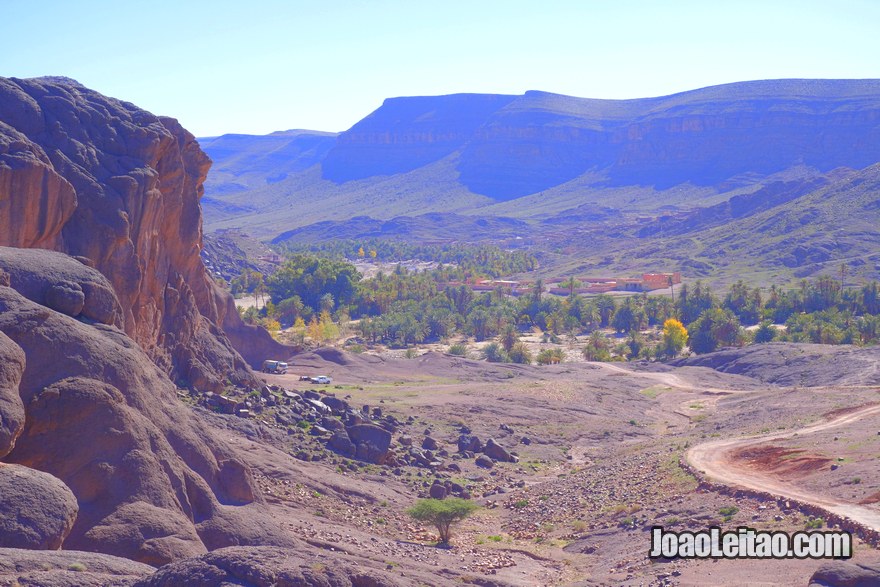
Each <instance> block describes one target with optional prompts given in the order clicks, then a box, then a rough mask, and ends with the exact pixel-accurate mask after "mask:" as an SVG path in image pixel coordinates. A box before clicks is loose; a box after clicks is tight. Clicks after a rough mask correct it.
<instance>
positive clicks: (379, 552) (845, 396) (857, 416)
mask: <svg viewBox="0 0 880 587" xmlns="http://www.w3.org/2000/svg"><path fill="white" fill-rule="evenodd" d="M743 352H747V351H743ZM844 367H845V366H844ZM319 373H320V374H327V375H330V376H332V377H333V385H330V386H324V387H328V388H325V389H319V390H318V391H320V393H322V394H325V393H332V394H335V395H336V396H337V397H340V398H343V397H344V398H346V401H348V402H349V403H350V404H351V405H352V406H357V407H360V406H362V405H368V406H370V407H371V408H380V409H381V410H382V412H383V413H384V414H386V415H388V414H390V415H393V416H394V417H395V418H396V420H397V421H398V422H400V423H401V425H400V427H399V429H398V430H397V431H396V432H395V434H394V439H393V446H396V447H397V450H398V452H401V451H402V450H403V448H402V447H401V446H400V441H401V438H402V437H409V438H410V439H411V440H412V445H413V446H421V445H422V442H423V439H424V438H425V437H426V436H430V437H431V438H432V439H435V440H436V441H437V442H438V444H439V446H438V448H437V453H438V454H441V455H446V456H445V457H442V459H441V460H442V461H443V465H442V466H435V467H433V468H424V467H416V466H409V465H401V466H394V467H386V466H379V465H367V464H365V463H358V462H356V461H350V460H348V459H344V458H342V457H340V456H338V455H335V454H333V453H331V452H329V451H327V450H326V449H325V448H324V445H323V442H322V441H321V439H320V436H312V432H311V431H310V432H306V431H305V429H304V428H298V427H294V426H291V427H289V428H288V427H287V426H283V425H281V424H278V421H277V420H276V419H275V418H273V417H272V413H271V412H272V410H271V409H269V410H266V411H264V412H263V413H261V414H259V415H257V417H256V418H251V419H241V418H236V417H234V416H217V415H209V414H208V413H205V417H206V418H208V419H209V420H210V421H211V422H212V424H213V425H215V426H222V427H224V428H226V429H227V431H228V432H230V434H228V435H227V436H228V438H229V440H230V442H232V443H233V444H235V445H237V446H238V447H239V448H240V449H242V453H243V454H247V455H249V457H250V459H251V462H250V465H251V466H252V467H253V469H254V470H255V471H256V474H257V475H258V481H259V485H260V487H261V489H262V491H263V493H264V495H265V497H266V499H267V500H268V501H269V503H270V507H271V508H272V509H273V511H274V514H275V516H276V517H277V518H278V519H279V520H282V521H283V524H284V526H285V528H287V529H288V530H289V531H290V532H291V534H293V535H294V536H296V537H298V538H300V539H303V540H305V541H306V542H308V543H309V544H311V545H312V546H314V547H316V548H318V549H321V550H326V551H328V552H333V553H336V554H338V555H340V556H349V557H352V558H353V559H355V560H356V561H358V564H363V565H366V566H369V567H375V568H382V569H386V570H388V571H393V572H394V574H396V575H400V576H401V577H402V578H404V580H407V579H408V580H409V582H411V583H412V584H430V585H444V584H451V583H453V582H458V583H474V584H482V585H492V584H497V585H503V584H510V585H523V586H526V585H717V584H743V583H748V584H753V585H804V584H806V583H807V582H808V579H809V577H810V576H811V575H812V573H813V572H814V571H815V570H816V569H817V568H818V567H819V565H820V564H821V561H810V560H784V561H783V560H777V561H767V560H765V561H755V560H753V561H746V560H734V561H719V560H704V561H682V560H676V561H671V562H654V561H651V560H650V559H649V558H648V550H649V547H650V537H649V535H650V532H649V530H650V527H651V526H653V525H663V526H665V527H667V528H671V529H675V530H678V531H681V530H684V529H688V530H700V529H705V528H707V527H708V526H711V525H721V526H722V527H723V528H730V529H734V528H736V527H738V526H742V525H747V526H749V527H752V528H756V529H759V530H783V531H787V532H792V531H796V530H803V529H804V528H805V527H806V524H807V523H808V522H809V520H810V519H811V518H812V517H814V516H813V515H811V514H809V513H805V512H806V510H804V509H802V508H801V507H800V504H799V503H795V501H794V499H793V498H797V499H798V500H799V502H809V503H814V504H818V505H820V506H822V507H824V508H826V509H828V510H831V511H832V512H834V513H839V514H842V515H848V516H850V517H853V518H856V519H857V520H860V521H863V522H865V523H866V524H867V525H873V527H875V528H876V527H880V524H877V525H875V524H874V522H873V521H874V520H875V519H877V518H880V508H878V506H877V502H878V501H880V498H878V497H877V495H880V467H878V465H877V459H876V456H877V455H878V454H880V450H878V449H880V436H878V433H877V429H878V426H877V412H880V408H878V407H877V405H876V404H877V401H878V391H880V388H878V387H877V386H873V385H858V386H856V385H853V386H843V385H841V386H822V387H809V386H799V387H797V388H795V387H781V386H775V385H772V384H769V383H766V382H763V381H761V380H759V379H757V378H753V377H748V376H743V375H732V374H724V373H721V372H719V371H716V370H712V369H709V368H705V367H679V368H671V367H666V366H662V365H656V364H654V365H626V366H619V365H608V364H598V363H572V364H565V363H564V364H561V365H556V366H546V367H530V366H519V365H501V364H490V363H484V362H477V361H471V360H467V359H461V358H457V357H451V356H447V355H441V354H438V353H428V354H427V355H423V356H421V357H419V358H416V359H383V358H379V357H372V356H368V355H348V354H345V353H340V352H338V351H327V350H324V351H319V352H318V353H314V354H309V355H302V356H299V357H295V358H294V361H293V362H292V364H291V371H290V374H288V375H267V376H265V377H266V379H267V381H268V383H270V384H275V385H279V386H283V387H284V388H287V389H299V390H301V391H302V390H304V389H307V388H308V387H310V386H308V384H305V385H306V387H305V388H304V387H303V385H304V384H303V383H301V382H300V381H299V377H298V376H299V375H315V374H319ZM463 429H470V430H471V433H472V434H473V435H476V436H477V437H479V438H480V439H482V440H483V441H484V442H485V441H486V440H488V439H489V438H494V439H495V440H496V441H497V442H498V444H500V445H501V446H503V447H505V448H506V449H507V450H509V451H511V452H512V453H515V454H516V455H517V456H518V457H519V461H518V462H516V463H509V462H497V463H495V465H494V466H493V467H492V468H491V469H488V470H487V469H483V468H480V467H479V466H477V465H476V464H475V462H474V458H467V457H465V456H462V455H461V454H459V453H458V447H457V440H458V438H459V435H460V434H461V431H462V430H463ZM404 442H408V441H407V440H405V439H404ZM780 451H782V452H780ZM292 455H296V457H297V458H294V457H293V456H292ZM792 455H793V456H792ZM686 461H689V462H690V464H691V465H693V466H694V467H695V469H696V470H700V471H705V475H706V478H707V480H709V481H714V482H719V483H720V484H732V485H735V486H737V487H742V488H748V489H756V490H762V491H766V492H769V493H770V494H772V495H773V496H775V497H777V498H770V497H767V496H763V497H762V496H761V495H760V494H758V493H750V492H743V491H741V492H734V491H715V490H711V489H708V488H707V486H706V485H704V484H701V483H700V480H698V479H696V478H695V477H693V476H692V475H691V473H690V472H689V470H690V469H689V467H687V466H684V467H683V466H682V462H686ZM832 465H834V466H833V467H832ZM435 479H440V480H441V481H445V480H450V481H452V482H454V483H455V484H456V485H458V486H460V487H463V488H465V489H466V490H467V491H468V492H469V493H470V494H471V495H472V496H473V498H474V499H476V500H477V502H478V503H480V505H482V506H483V508H482V509H481V510H480V511H479V512H478V513H477V514H476V515H474V516H473V517H471V518H469V519H467V520H466V521H464V522H463V523H461V525H460V527H458V528H456V529H455V533H454V537H453V547H452V548H449V549H443V548H437V547H435V546H434V543H435V541H436V537H435V535H434V534H433V532H432V531H431V530H430V529H428V528H424V527H422V526H420V525H418V524H416V523H415V522H414V521H413V520H411V519H410V518H409V517H408V516H407V515H406V513H405V510H406V509H407V508H408V507H410V506H411V505H412V503H413V502H414V501H415V500H416V499H417V498H418V497H425V496H427V493H428V489H429V487H430V485H431V484H432V483H433V482H434V480H435ZM811 511H812V510H811ZM731 512H732V513H731ZM814 523H815V522H814ZM829 528H830V526H829ZM856 544H857V545H856V549H855V556H854V559H853V560H854V561H856V562H869V563H871V562H878V561H880V553H878V551H877V550H876V549H874V548H873V547H871V546H869V545H868V544H866V543H863V542H862V541H861V540H858V539H857V540H856ZM491 581H496V583H492V582H491Z"/></svg>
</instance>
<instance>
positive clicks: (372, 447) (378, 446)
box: [346, 424, 391, 465]
mask: <svg viewBox="0 0 880 587" xmlns="http://www.w3.org/2000/svg"><path fill="white" fill-rule="evenodd" d="M346 432H347V433H348V436H349V438H351V441H352V442H353V443H354V445H355V447H356V449H355V458H356V459H358V460H360V461H366V462H368V463H375V464H378V465H381V464H384V463H385V461H386V460H387V459H388V455H389V452H388V449H389V448H390V447H391V433H390V432H388V431H387V430H385V429H384V428H380V427H378V426H374V425H373V424H358V425H356V426H349V427H348V428H346Z"/></svg>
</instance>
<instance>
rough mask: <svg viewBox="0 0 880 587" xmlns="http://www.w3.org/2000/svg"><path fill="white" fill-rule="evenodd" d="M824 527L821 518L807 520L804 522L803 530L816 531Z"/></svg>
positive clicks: (823, 521)
mask: <svg viewBox="0 0 880 587" xmlns="http://www.w3.org/2000/svg"><path fill="white" fill-rule="evenodd" d="M824 525H825V520H824V519H822V518H813V517H810V518H807V519H806V520H804V528H806V529H807V530H818V529H819V528H821V527H822V526H824Z"/></svg>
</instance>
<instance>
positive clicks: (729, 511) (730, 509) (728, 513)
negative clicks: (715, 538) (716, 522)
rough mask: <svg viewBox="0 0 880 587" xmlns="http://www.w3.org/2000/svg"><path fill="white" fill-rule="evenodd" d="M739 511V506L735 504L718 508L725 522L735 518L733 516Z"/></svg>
mask: <svg viewBox="0 0 880 587" xmlns="http://www.w3.org/2000/svg"><path fill="white" fill-rule="evenodd" d="M737 512H739V508H738V507H736V506H735V505H729V506H725V507H723V508H721V509H719V510H718V513H719V514H721V516H722V519H723V520H724V521H725V522H729V521H730V520H731V519H733V516H735V515H736V514H737Z"/></svg>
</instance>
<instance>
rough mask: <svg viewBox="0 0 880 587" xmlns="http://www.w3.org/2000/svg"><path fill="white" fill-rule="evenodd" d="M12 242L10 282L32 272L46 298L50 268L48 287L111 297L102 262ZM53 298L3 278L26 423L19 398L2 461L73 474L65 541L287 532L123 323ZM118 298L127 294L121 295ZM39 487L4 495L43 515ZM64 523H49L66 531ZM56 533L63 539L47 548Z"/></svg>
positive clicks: (201, 541) (260, 538)
mask: <svg viewBox="0 0 880 587" xmlns="http://www.w3.org/2000/svg"><path fill="white" fill-rule="evenodd" d="M6 253H8V250H0V259H5V261H4V264H3V266H5V267H8V268H10V271H11V273H10V274H9V276H8V277H9V278H10V279H9V280H8V281H9V282H10V283H21V284H24V285H23V286H22V287H23V289H25V290H26V292H27V293H28V294H29V295H30V296H31V297H33V298H35V299H40V296H39V295H38V293H39V291H40V289H41V288H40V287H37V286H36V285H34V284H39V283H42V282H40V279H42V278H45V279H47V280H48V281H46V282H45V283H43V285H44V286H47V287H49V288H51V287H52V286H55V285H58V284H59V283H61V284H64V283H74V284H91V285H90V287H89V288H83V289H84V291H85V290H88V291H92V290H94V291H97V292H104V293H107V294H108V295H111V296H112V288H111V287H110V284H109V282H108V281H107V280H106V279H104V278H103V277H102V276H101V275H100V274H99V273H98V272H97V271H95V270H94V269H91V268H89V267H87V266H85V265H83V264H82V263H79V262H78V261H75V260H73V259H70V258H68V257H65V256H64V255H62V254H61V253H56V252H52V251H40V250H17V251H15V263H11V262H9V255H8V254H6ZM43 267H45V268H46V269H45V270H43ZM28 268H30V269H28ZM61 269H64V271H63V272H62V271H61ZM29 270H30V272H31V273H32V274H29ZM54 280H60V281H54ZM44 289H45V288H44ZM35 292H36V293H35ZM85 299H86V305H87V304H88V300H89V295H86V296H85ZM44 304H48V301H46V300H45V299H44ZM44 304H39V303H37V302H35V301H33V300H32V299H28V298H27V297H25V296H23V295H22V294H21V293H19V292H18V291H16V290H15V289H14V288H12V287H8V286H0V332H2V335H0V354H3V355H5V356H6V357H7V358H8V361H4V363H5V364H3V366H2V367H0V397H2V398H4V399H3V401H2V402H0V409H2V410H3V412H2V413H0V416H2V421H3V422H4V426H6V424H5V423H6V422H7V421H9V422H21V417H20V415H18V411H19V410H20V409H21V407H23V408H24V411H25V414H24V415H25V418H24V422H23V426H22V425H21V424H19V423H13V424H12V425H11V426H9V430H8V431H7V430H6V429H4V438H5V441H4V445H6V446H7V449H6V450H7V451H8V448H9V447H10V446H9V445H11V448H12V450H11V452H9V454H8V455H7V456H6V457H5V459H4V461H5V462H8V463H15V464H17V465H21V466H23V467H28V468H30V469H36V470H37V471H43V472H44V473H39V474H38V473H37V472H36V471H34V474H35V475H44V474H46V473H48V474H49V475H47V477H49V476H51V477H50V478H51V479H55V480H56V481H58V480H60V481H58V483H57V485H58V486H59V487H58V491H60V492H61V493H64V489H63V488H64V487H65V486H66V488H69V492H72V493H73V495H74V496H75V498H76V502H77V503H78V505H79V509H78V512H76V513H75V521H74V520H73V517H72V516H71V515H70V514H69V512H70V508H69V507H66V506H64V507H62V505H63V504H64V503H66V501H65V500H64V499H63V498H58V499H57V500H55V501H57V502H58V508H59V511H58V514H57V515H58V516H59V517H61V518H62V520H65V521H71V522H72V528H67V529H69V530H70V533H69V535H67V538H66V539H65V541H64V546H65V547H66V548H73V549H81V550H89V551H96V552H103V553H107V554H113V555H117V556H123V557H126V558H131V559H134V560H137V561H141V562H146V563H150V564H155V565H158V564H164V563H167V562H169V561H172V560H176V559H179V558H182V557H187V556H195V555H199V554H201V553H204V552H205V551H206V550H207V549H209V548H219V547H223V546H229V545H235V544H276V545H286V544H289V539H288V538H286V536H285V535H284V534H283V533H282V532H281V531H280V530H278V529H277V526H275V525H274V524H272V523H271V521H270V520H267V519H264V518H263V517H261V516H262V514H261V513H260V511H258V510H253V511H249V514H250V515H248V516H243V515H242V514H241V511H242V510H241V508H242V507H244V505H245V504H247V503H249V502H253V501H255V500H257V499H258V498H257V497H256V495H257V492H256V491H255V489H254V486H253V482H252V480H251V478H250V474H249V471H248V469H247V467H245V466H244V465H243V464H242V462H241V461H240V460H239V459H238V458H237V456H236V454H235V453H234V452H233V451H232V450H231V449H229V448H228V447H227V446H226V445H225V443H223V442H222V441H220V440H219V439H217V438H216V437H214V435H213V434H211V433H210V432H209V431H208V430H207V429H205V428H204V427H203V426H202V425H201V424H200V423H199V422H197V421H196V420H195V419H194V417H193V416H192V415H191V413H190V412H189V411H188V410H186V409H185V408H183V406H182V405H181V404H180V403H179V402H178V400H177V394H176V388H175V386H174V384H173V383H172V382H171V381H170V380H169V379H168V377H167V376H166V375H165V374H164V373H163V372H162V370H160V369H159V368H158V367H157V366H156V365H155V364H154V363H153V362H152V361H151V360H150V358H149V357H148V356H147V355H146V354H145V353H144V352H143V350H142V349H141V348H140V347H139V346H138V345H137V344H135V343H134V341H132V340H131V339H130V338H129V337H128V336H127V335H126V334H125V332H123V331H122V330H120V329H119V328H117V327H116V326H114V325H113V324H105V323H103V322H98V321H94V320H90V319H88V318H85V317H84V316H83V315H82V314H80V315H78V316H77V317H74V316H71V315H69V314H68V313H66V312H62V311H59V310H58V309H52V308H50V307H49V306H48V305H44ZM108 304H109V305H108V307H114V308H115V307H119V302H118V301H117V300H116V299H115V298H113V299H112V300H111V301H110V302H108ZM84 307H85V306H84ZM22 366H23V367H24V368H23V369H22ZM15 395H17V396H18V401H16V400H15V397H14V396H15ZM7 413H9V414H12V416H13V417H12V418H9V419H7ZM56 478H57V479H56ZM49 485H50V486H51V485H52V484H51V483H49ZM31 487H32V488H33V489H35V488H36V487H35V486H34V484H31ZM29 493H30V492H28V491H23V492H19V493H16V494H15V495H17V496H18V497H16V498H15V499H14V500H13V499H12V498H11V497H9V496H10V495H11V494H8V493H5V492H4V493H3V495H4V501H6V499H7V497H9V499H10V500H12V501H10V502H9V503H5V504H4V507H6V508H17V511H26V510H28V509H29V508H33V510H34V512H33V514H32V515H34V516H37V518H35V519H38V520H41V519H42V518H41V517H40V516H42V514H41V513H40V512H46V511H47V509H48V506H47V505H46V504H43V502H41V501H39V500H38V499H37V498H35V497H32V498H29V497H28V494H29ZM43 493H46V492H43ZM46 499H49V497H48V494H47V493H46ZM35 500H36V501H35ZM248 507H249V508H253V507H254V506H248ZM63 512H68V514H66V515H62V514H63ZM43 517H45V516H43ZM42 525H43V524H42V522H40V526H41V527H42ZM62 526H63V524H62ZM53 528H55V527H53ZM62 529H63V530H65V531H60V530H58V529H57V528H55V529H53V530H52V532H48V531H47V532H46V535H47V536H50V535H51V536H55V537H57V536H62V537H63V534H66V529H64V528H62ZM3 533H4V534H5V533H6V532H5V531H4V532H3ZM8 534H10V535H14V534H15V532H14V531H11V532H8ZM4 544H9V542H4ZM15 544H17V545H18V543H15ZM58 544H60V541H58V540H57V539H53V540H51V541H49V543H47V544H46V545H45V546H44V547H48V548H52V547H57V545H58Z"/></svg>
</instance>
